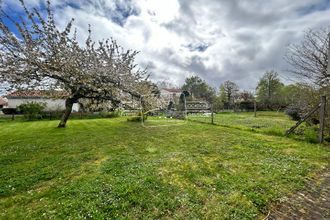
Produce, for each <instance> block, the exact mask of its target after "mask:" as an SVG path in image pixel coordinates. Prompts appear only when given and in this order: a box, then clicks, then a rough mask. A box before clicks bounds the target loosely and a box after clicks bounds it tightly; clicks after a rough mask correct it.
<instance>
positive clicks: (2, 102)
mask: <svg viewBox="0 0 330 220" xmlns="http://www.w3.org/2000/svg"><path fill="white" fill-rule="evenodd" d="M7 103H8V102H7V99H5V98H2V97H0V109H2V108H3V107H5V106H6V105H7Z"/></svg>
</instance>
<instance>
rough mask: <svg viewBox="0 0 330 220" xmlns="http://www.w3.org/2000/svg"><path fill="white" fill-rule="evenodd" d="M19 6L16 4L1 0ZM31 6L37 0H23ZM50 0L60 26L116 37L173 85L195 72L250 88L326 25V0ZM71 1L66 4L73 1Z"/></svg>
mask: <svg viewBox="0 0 330 220" xmlns="http://www.w3.org/2000/svg"><path fill="white" fill-rule="evenodd" d="M4 2H5V5H7V6H8V5H9V6H10V7H13V8H16V7H17V3H13V1H12V0H4ZM26 2H27V4H28V6H29V7H33V6H37V5H39V4H40V2H44V1H42V0H26ZM53 2H54V7H55V8H57V9H56V10H55V13H56V19H57V21H58V23H59V25H60V26H64V25H65V22H67V21H69V19H70V18H71V17H74V18H75V19H76V21H75V25H76V27H77V28H78V35H79V36H80V38H79V40H80V41H84V40H85V38H86V36H87V28H88V24H91V25H92V30H93V37H94V38H95V39H104V38H109V37H113V38H114V39H116V40H117V41H118V42H119V43H120V44H121V45H122V46H123V47H124V48H127V49H128V48H131V49H136V50H139V51H141V53H140V54H139V55H138V57H137V61H138V62H139V63H140V64H141V65H142V66H149V70H150V71H151V72H152V78H153V79H155V80H160V79H170V80H172V81H173V82H174V83H176V84H180V83H182V82H183V81H184V78H185V77H186V76H187V75H192V74H193V73H195V74H198V75H200V76H201V77H203V78H204V79H205V80H206V81H207V82H208V83H210V84H212V85H213V86H219V85H220V83H222V82H223V81H224V80H233V81H236V82H237V83H238V84H239V85H240V86H241V87H242V88H244V89H251V88H253V87H255V85H256V82H257V80H258V78H259V77H260V76H261V75H262V74H263V73H264V71H265V70H268V69H275V70H277V71H279V72H280V74H285V72H284V71H283V70H285V69H286V68H287V64H286V63H285V61H284V60H283V59H282V57H283V56H284V53H285V50H286V46H287V45H288V44H289V43H295V42H297V41H299V40H300V39H301V38H302V36H303V31H304V30H306V29H307V28H317V27H321V26H325V25H329V15H330V5H329V4H328V3H327V1H326V0H300V1H287V0H270V1H264V0H255V1H250V0H242V1H236V0H221V1H220V0H180V1H178V0H166V1H158V0H126V1H125V0H84V1H83V0H79V1H73V0H72V1H69V0H65V1H60V0H56V1H53ZM70 2H71V3H70Z"/></svg>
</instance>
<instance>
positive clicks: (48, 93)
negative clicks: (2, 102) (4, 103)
mask: <svg viewBox="0 0 330 220" xmlns="http://www.w3.org/2000/svg"><path fill="white" fill-rule="evenodd" d="M67 95H68V93H67V92H66V91H56V90H19V91H15V92H12V93H9V94H8V95H6V97H7V98H55V97H56V98H62V97H65V96H67Z"/></svg>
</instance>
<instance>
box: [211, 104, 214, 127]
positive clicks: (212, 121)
mask: <svg viewBox="0 0 330 220" xmlns="http://www.w3.org/2000/svg"><path fill="white" fill-rule="evenodd" d="M211 124H214V114H213V103H212V104H211Z"/></svg>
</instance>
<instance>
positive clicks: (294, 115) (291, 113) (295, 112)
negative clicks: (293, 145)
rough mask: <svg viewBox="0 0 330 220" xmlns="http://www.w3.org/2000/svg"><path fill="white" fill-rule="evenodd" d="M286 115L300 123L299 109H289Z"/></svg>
mask: <svg viewBox="0 0 330 220" xmlns="http://www.w3.org/2000/svg"><path fill="white" fill-rule="evenodd" d="M285 114H286V115H288V116H289V117H290V118H291V119H292V120H294V121H299V120H300V119H301V117H300V114H299V109H298V108H297V107H294V106H289V107H287V108H286V110H285Z"/></svg>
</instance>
